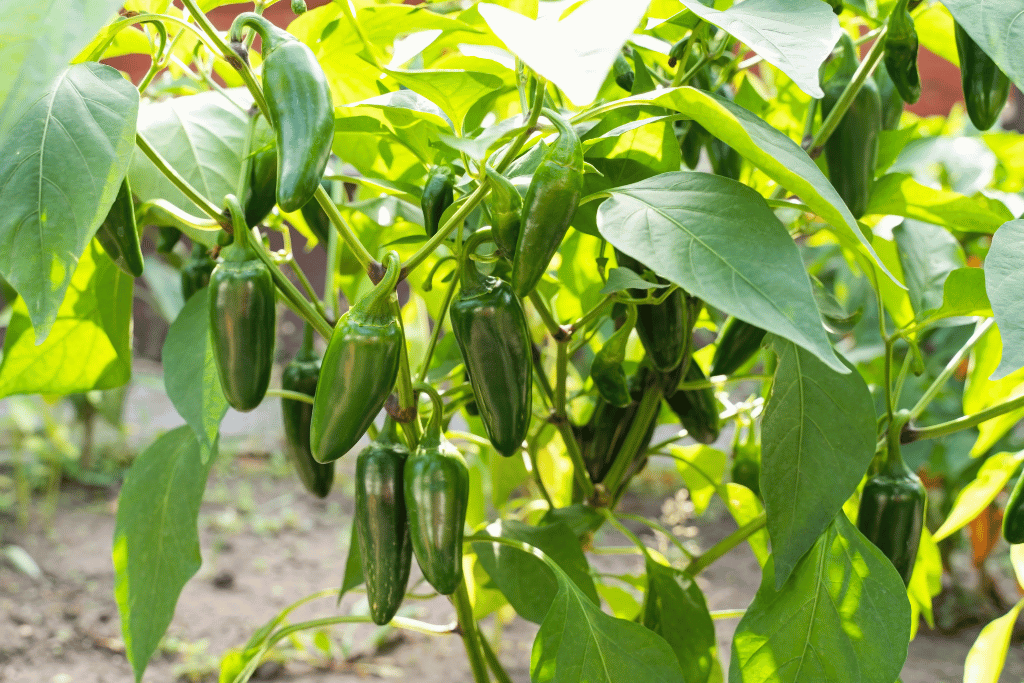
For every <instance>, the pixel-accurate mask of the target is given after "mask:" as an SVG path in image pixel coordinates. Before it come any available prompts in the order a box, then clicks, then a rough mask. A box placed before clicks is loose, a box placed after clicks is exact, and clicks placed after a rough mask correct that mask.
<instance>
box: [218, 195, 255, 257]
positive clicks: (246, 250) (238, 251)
mask: <svg viewBox="0 0 1024 683" xmlns="http://www.w3.org/2000/svg"><path fill="white" fill-rule="evenodd" d="M224 204H225V206H227V209H228V213H230V214H231V228H232V234H234V236H235V239H234V241H233V242H232V243H231V246H229V247H228V248H227V249H225V250H224V258H225V259H226V260H228V261H247V260H249V258H250V257H251V256H252V245H251V244H250V243H249V240H250V238H251V237H252V235H250V234H249V226H248V224H247V223H246V222H245V211H243V210H242V205H241V204H240V203H239V202H238V197H236V196H235V195H233V194H228V195H225V196H224Z"/></svg>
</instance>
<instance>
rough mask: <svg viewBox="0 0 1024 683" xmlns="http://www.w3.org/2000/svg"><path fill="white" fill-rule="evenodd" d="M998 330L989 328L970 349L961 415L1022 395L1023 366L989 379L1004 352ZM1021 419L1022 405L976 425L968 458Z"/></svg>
mask: <svg viewBox="0 0 1024 683" xmlns="http://www.w3.org/2000/svg"><path fill="white" fill-rule="evenodd" d="M1001 332H1002V330H1000V329H999V328H998V327H996V326H993V327H991V328H990V329H989V330H988V331H987V332H986V333H985V334H984V335H982V337H981V339H979V340H978V343H977V344H975V345H974V348H973V349H971V363H970V369H969V370H968V372H967V383H966V385H965V386H964V399H963V400H964V415H973V414H975V413H980V412H981V411H983V410H985V409H987V408H991V407H992V406H994V405H996V404H997V403H1002V402H1003V401H1008V400H1010V399H1013V398H1017V397H1018V396H1024V368H1021V369H1019V370H1014V371H1013V372H1011V373H1009V374H1007V375H1003V376H1001V377H999V378H998V379H991V377H993V376H994V375H995V371H996V367H997V366H998V364H999V358H1000V357H1001V356H1002V355H1003V353H1004V351H1003V349H1004V348H1005V344H1004V343H1003V338H1002V335H1001ZM1022 418H1024V408H1019V409H1017V410H1014V411H1012V412H1009V413H1004V414H1003V415H1000V416H999V417H995V418H992V419H991V420H986V421H985V422H982V423H981V424H980V425H978V439H977V441H975V442H974V446H973V447H972V448H971V457H977V456H979V455H982V454H984V453H986V452H987V451H988V449H990V448H992V446H994V445H995V444H996V442H997V441H999V439H1001V438H1003V436H1004V435H1005V434H1006V433H1007V432H1008V431H1010V430H1011V429H1013V426H1014V425H1015V424H1017V423H1018V422H1019V421H1020V420H1021V419H1022Z"/></svg>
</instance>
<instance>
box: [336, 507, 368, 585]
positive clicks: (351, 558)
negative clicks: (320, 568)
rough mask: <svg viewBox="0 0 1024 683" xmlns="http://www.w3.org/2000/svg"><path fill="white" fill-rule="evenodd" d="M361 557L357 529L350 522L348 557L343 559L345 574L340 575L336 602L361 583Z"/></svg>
mask: <svg viewBox="0 0 1024 683" xmlns="http://www.w3.org/2000/svg"><path fill="white" fill-rule="evenodd" d="M363 580H364V579H363V559H362V554H361V553H360V550H359V531H358V529H357V527H356V525H355V523H353V524H352V533H351V534H350V535H349V539H348V557H347V558H346V559H345V574H344V576H342V577H341V588H340V589H339V590H338V604H341V599H342V598H343V597H345V593H348V592H349V591H350V590H352V589H353V588H355V587H356V586H359V585H361V584H362V583H363Z"/></svg>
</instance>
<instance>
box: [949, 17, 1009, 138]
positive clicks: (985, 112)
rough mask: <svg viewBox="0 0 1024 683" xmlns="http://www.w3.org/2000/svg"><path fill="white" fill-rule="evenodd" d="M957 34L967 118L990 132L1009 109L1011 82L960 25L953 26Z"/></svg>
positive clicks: (957, 48) (979, 128) (976, 126)
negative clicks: (1007, 107) (1005, 110)
mask: <svg viewBox="0 0 1024 683" xmlns="http://www.w3.org/2000/svg"><path fill="white" fill-rule="evenodd" d="M954 33H955V35H956V51H957V54H958V55H960V81H961V83H962V84H963V88H964V101H965V103H966V105H967V115H968V116H970V117H971V123H973V124H974V127H975V128H977V129H978V130H988V129H989V128H991V127H992V126H993V125H995V122H996V121H998V120H999V114H1000V113H1002V111H1003V107H1005V106H1006V99H1007V98H1008V97H1009V96H1010V79H1009V78H1007V77H1006V74H1004V73H1003V72H1002V71H1001V70H1000V69H999V67H998V66H996V63H995V62H993V61H992V58H991V57H989V56H988V55H987V54H985V51H984V50H982V49H981V47H979V46H978V44H977V43H976V42H974V39H973V38H971V36H970V34H969V33H967V31H965V30H964V28H963V26H961V25H960V24H959V23H956V22H954Z"/></svg>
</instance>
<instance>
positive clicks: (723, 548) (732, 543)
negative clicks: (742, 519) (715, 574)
mask: <svg viewBox="0 0 1024 683" xmlns="http://www.w3.org/2000/svg"><path fill="white" fill-rule="evenodd" d="M767 522H768V517H767V515H765V513H763V512H762V513H761V514H760V515H758V516H757V517H755V518H754V519H752V520H750V521H749V522H747V523H746V524H744V525H743V526H741V527H740V528H739V529H737V530H736V531H734V532H732V533H731V534H729V535H728V536H726V537H725V538H723V539H722V540H721V541H719V542H718V543H716V544H714V545H713V546H711V547H710V548H708V549H707V550H706V551H705V552H704V553H703V554H702V555H700V556H698V557H697V559H695V560H694V561H693V562H691V563H690V564H689V565H688V566H687V567H686V570H685V571H686V573H687V574H689V575H690V576H696V575H697V574H699V573H701V572H702V571H704V570H705V569H707V568H708V567H710V566H711V565H712V564H714V562H715V561H716V560H718V559H719V558H721V557H722V556H723V555H725V554H726V553H727V552H729V551H730V550H732V549H733V548H735V547H736V546H738V545H739V544H740V543H742V542H743V541H745V540H747V539H748V538H750V537H751V536H753V535H754V534H755V533H757V532H758V531H760V530H761V529H763V528H764V525H765V524H767Z"/></svg>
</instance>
